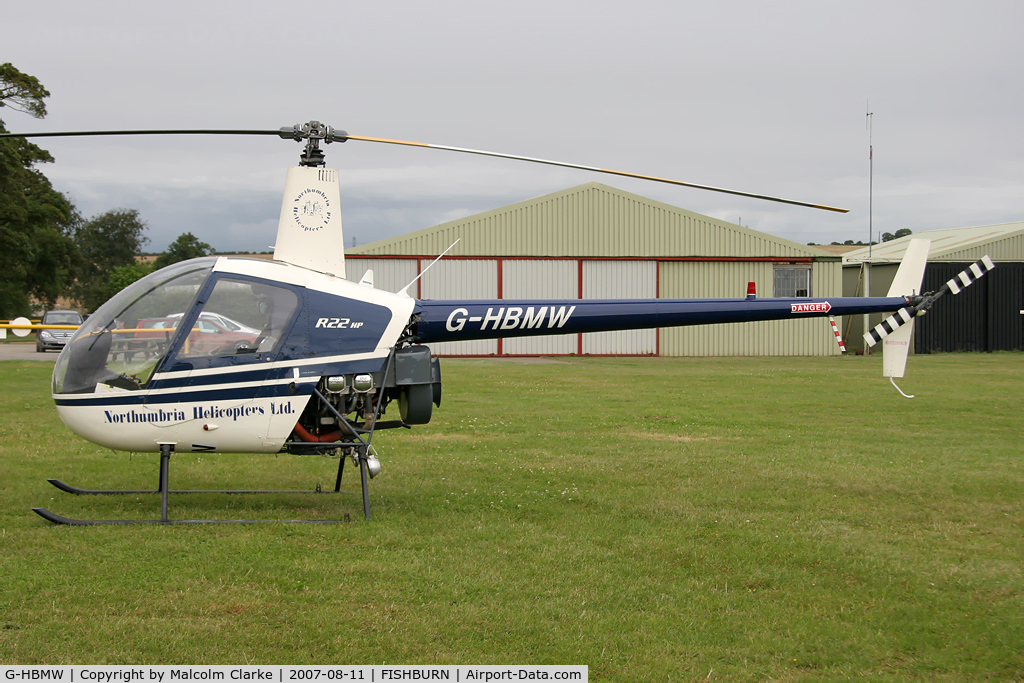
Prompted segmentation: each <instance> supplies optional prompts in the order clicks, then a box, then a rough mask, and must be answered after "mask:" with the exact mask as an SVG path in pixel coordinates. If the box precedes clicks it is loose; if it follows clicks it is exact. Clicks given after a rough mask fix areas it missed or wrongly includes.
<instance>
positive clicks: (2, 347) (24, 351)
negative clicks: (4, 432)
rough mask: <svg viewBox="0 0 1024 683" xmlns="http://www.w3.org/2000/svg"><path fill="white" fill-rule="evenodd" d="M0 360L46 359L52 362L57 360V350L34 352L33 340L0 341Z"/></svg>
mask: <svg viewBox="0 0 1024 683" xmlns="http://www.w3.org/2000/svg"><path fill="white" fill-rule="evenodd" d="M0 360H46V361H50V362H51V363H52V362H53V361H55V360H57V352H56V351H47V352H46V353H36V343H35V341H34V340H33V341H32V342H20V343H8V344H4V343H0Z"/></svg>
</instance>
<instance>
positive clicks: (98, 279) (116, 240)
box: [75, 209, 149, 310]
mask: <svg viewBox="0 0 1024 683" xmlns="http://www.w3.org/2000/svg"><path fill="white" fill-rule="evenodd" d="M145 231H146V223H145V221H143V220H142V219H141V218H139V212H138V210H136V209H113V210H111V211H107V212H106V213H101V214H99V215H98V216H93V217H92V218H90V219H89V220H87V221H85V222H84V223H82V224H81V225H80V226H79V227H78V229H77V230H75V242H77V244H78V249H79V251H81V253H82V265H81V268H80V269H79V271H78V282H77V284H76V288H75V298H76V299H78V300H79V301H80V302H82V304H84V305H85V306H86V308H89V309H90V310H95V308H96V307H97V306H99V305H101V304H102V303H103V302H104V301H106V300H107V299H108V298H110V296H112V295H113V294H115V293H116V292H117V290H115V291H113V292H111V291H110V290H109V284H110V278H111V275H112V274H113V273H114V271H115V270H116V269H117V268H119V267H124V266H134V265H135V264H136V258H135V257H136V256H138V254H139V252H140V251H142V245H143V244H145V243H146V242H148V241H149V238H148V237H146V236H145V235H144V234H143V233H144V232H145Z"/></svg>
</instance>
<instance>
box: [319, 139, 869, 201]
mask: <svg viewBox="0 0 1024 683" xmlns="http://www.w3.org/2000/svg"><path fill="white" fill-rule="evenodd" d="M335 139H338V140H342V139H347V140H360V141H362V142H382V143H385V144H388V145H405V146H407V147H429V148H430V149H443V150H448V151H449V152H465V153H467V154H480V155H482V156H489V157H500V158H502V159H516V160H518V161H530V162H533V163H535V164H548V165H549V166H563V167H565V168H577V169H580V170H583V171H593V172H595V173H607V174H609V175H617V176H623V177H625V178H639V179H640V180H652V181H654V182H657V183H668V184H669V185H681V186H683V187H693V188H697V189H699V190H710V191H711V192H723V193H725V194H733V195H739V196H740V197H752V198H753V199H764V200H767V201H769V202H779V203H781V204H794V205H796V206H806V207H809V208H811V209H823V210H825V211H835V212H836V213H849V211H850V210H849V209H840V208H838V207H835V206H826V205H824V204H811V203H809V202H800V201H797V200H795V199H782V198H781V197H772V196H769V195H765V194H754V193H752V192H741V191H739V190H727V189H725V188H722V187H712V186H711V185H699V184H697V183H687V182H683V181H682V180H672V179H671V178H659V177H658V176H652V175H644V174H643V173H631V172H629V171H614V170H612V169H610V168H598V167H596V166H584V165H583V164H571V163H569V162H566V161H552V160H551V159H537V158H535V157H524V156H519V155H517V154H504V153H502V152H488V151H486V150H482V149H468V148H466V147H450V146H448V145H433V144H429V143H426V142H409V141H408V140H390V139H388V138H371V137H366V136H363V135H345V136H344V137H340V136H336V137H335Z"/></svg>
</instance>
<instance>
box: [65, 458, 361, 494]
mask: <svg viewBox="0 0 1024 683" xmlns="http://www.w3.org/2000/svg"><path fill="white" fill-rule="evenodd" d="M343 462H344V461H343ZM46 481H48V482H50V483H51V484H53V485H54V486H56V487H57V488H59V489H60V490H61V491H64V492H66V493H72V494H74V495H76V496H119V495H134V494H143V493H150V494H152V493H160V489H150V490H148V491H123V490H115V491H101V490H99V489H80V488H78V487H77V486H72V485H71V484H65V483H64V482H62V481H61V480H60V479H47V480H46ZM168 493H227V494H238V495H242V494H249V493H352V491H342V490H340V489H334V490H333V491H328V490H326V489H322V488H320V487H317V488H316V489H314V490H312V491H300V490H298V489H281V490H266V491H241V490H235V489H232V490H216V489H171V490H170V491H168Z"/></svg>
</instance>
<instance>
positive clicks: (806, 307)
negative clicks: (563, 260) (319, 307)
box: [413, 296, 908, 343]
mask: <svg viewBox="0 0 1024 683" xmlns="http://www.w3.org/2000/svg"><path fill="white" fill-rule="evenodd" d="M907 305H908V301H907V299H906V298H905V297H902V296H898V297H837V298H827V299H824V298H819V299H807V298H800V299H558V300H517V299H491V300H456V301H437V300H426V299H425V300H420V301H417V305H416V308H415V310H414V314H413V317H414V321H415V337H416V340H417V341H419V342H422V343H432V342H443V341H465V340H471V339H499V338H505V339H507V338H511V337H527V336H535V335H549V334H580V333H586V332H609V331H614V330H639V329H649V328H655V327H681V326H686V325H710V324H720V323H739V322H753V321H759V320H788V319H799V318H816V317H828V316H837V315H838V316H841V315H855V314H862V313H888V312H890V311H894V310H898V309H901V308H903V307H905V306H907Z"/></svg>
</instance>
